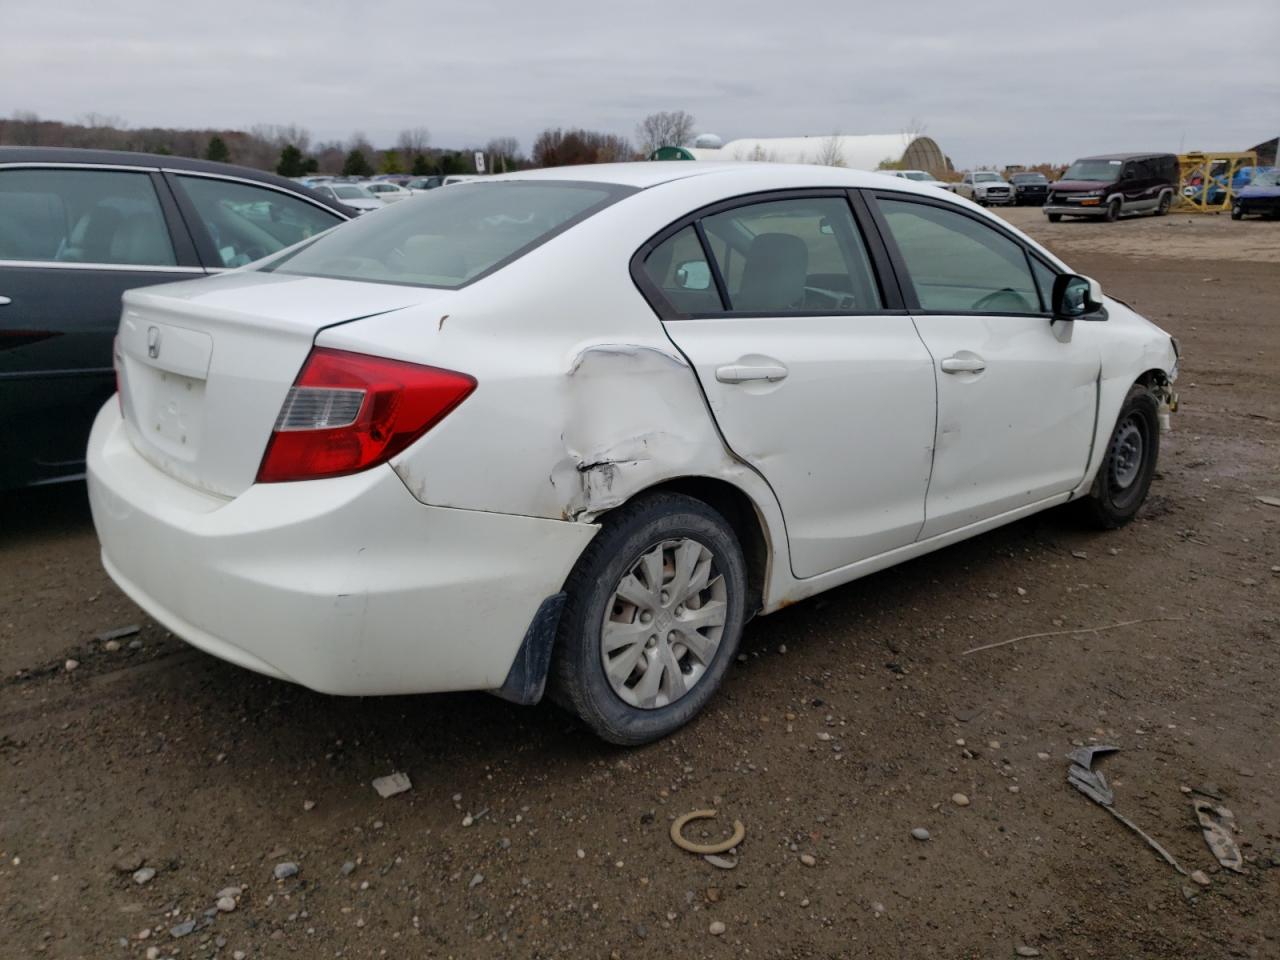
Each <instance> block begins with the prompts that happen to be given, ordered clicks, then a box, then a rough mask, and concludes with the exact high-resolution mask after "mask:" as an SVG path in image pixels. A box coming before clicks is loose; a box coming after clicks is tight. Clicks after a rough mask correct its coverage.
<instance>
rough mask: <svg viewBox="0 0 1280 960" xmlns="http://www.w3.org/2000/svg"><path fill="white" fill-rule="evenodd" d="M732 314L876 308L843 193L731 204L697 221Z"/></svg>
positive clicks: (875, 296) (874, 292)
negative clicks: (711, 255)
mask: <svg viewBox="0 0 1280 960" xmlns="http://www.w3.org/2000/svg"><path fill="white" fill-rule="evenodd" d="M702 226H703V229H704V230H705V231H706V235H707V240H708V243H709V244H710V245H711V249H712V254H713V256H714V257H715V258H716V263H717V266H718V267H719V270H720V274H721V276H722V277H723V278H724V283H725V292H726V293H727V294H728V297H729V309H730V310H732V311H733V312H735V313H764V314H786V313H819V314H825V313H868V312H873V311H878V310H880V309H881V300H880V291H879V289H878V287H877V286H876V283H875V280H874V274H873V273H872V270H871V262H870V259H869V258H868V255H867V250H866V246H865V245H864V243H863V241H862V235H861V233H860V232H859V231H858V227H857V225H856V224H855V223H854V220H853V212H852V211H851V210H850V208H849V202H848V201H847V200H846V199H844V198H843V197H800V198H794V199H785V200H773V201H766V202H763V203H753V204H749V205H747V206H741V207H734V208H733V209H731V210H726V211H724V212H723V213H716V214H712V215H711V216H708V217H706V218H705V219H704V220H703V221H702Z"/></svg>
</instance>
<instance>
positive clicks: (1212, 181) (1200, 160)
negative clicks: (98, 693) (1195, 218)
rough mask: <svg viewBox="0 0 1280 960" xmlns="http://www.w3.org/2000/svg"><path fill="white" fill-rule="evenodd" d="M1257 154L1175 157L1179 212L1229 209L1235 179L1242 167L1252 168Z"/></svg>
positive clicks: (1255, 164) (1210, 211)
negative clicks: (1176, 160)
mask: <svg viewBox="0 0 1280 960" xmlns="http://www.w3.org/2000/svg"><path fill="white" fill-rule="evenodd" d="M1257 165H1258V155H1257V153H1255V152H1254V151H1252V150H1245V151H1241V152H1235V151H1230V150H1228V151H1216V152H1214V153H1183V154H1179V156H1178V197H1177V209H1178V212H1179V213H1222V212H1224V211H1227V210H1230V209H1231V201H1232V199H1233V198H1234V197H1235V190H1234V186H1235V179H1236V174H1238V173H1239V172H1240V171H1241V170H1242V169H1243V168H1244V167H1256V166H1257Z"/></svg>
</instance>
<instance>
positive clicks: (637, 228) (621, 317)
mask: <svg viewBox="0 0 1280 960" xmlns="http://www.w3.org/2000/svg"><path fill="white" fill-rule="evenodd" d="M696 179H697V178H691V179H690V180H689V181H677V182H676V183H673V184H667V185H664V186H662V187H661V188H656V189H655V190H652V191H644V192H642V193H640V194H636V195H633V196H631V197H627V198H625V199H623V200H621V201H619V202H618V203H616V204H614V205H613V206H611V207H609V208H607V209H605V210H604V211H602V212H600V213H598V214H596V215H595V216H594V217H592V218H590V219H589V220H587V221H584V222H583V223H581V224H579V225H578V226H576V227H574V228H573V229H571V230H569V231H567V232H565V233H563V234H561V235H559V236H557V237H555V238H554V239H552V240H551V241H549V242H547V243H545V244H544V245H542V246H541V247H538V248H537V249H535V250H534V251H532V252H530V253H529V254H527V255H526V256H524V257H523V258H521V259H519V260H517V261H515V262H514V263H512V264H509V265H507V266H506V267H504V268H502V269H501V270H499V271H498V272H496V273H494V274H492V275H490V276H489V277H487V278H485V279H483V280H481V281H479V282H477V283H475V284H473V285H471V286H469V287H465V288H463V289H462V290H461V291H459V292H458V293H457V295H456V296H455V297H454V298H453V300H452V301H451V303H450V305H449V309H448V312H447V313H445V312H443V311H442V310H428V309H417V308H413V309H408V310H402V311H399V312H397V313H393V314H387V315H384V316H380V317H371V318H368V319H366V320H361V321H357V322H355V323H350V324H345V325H342V326H338V327H334V328H331V329H329V330H325V331H323V332H322V333H321V334H320V336H319V337H318V339H317V343H318V344H320V345H323V346H330V347H336V348H340V349H347V350H358V351H365V352H374V353H378V354H381V355H385V356H392V357H396V358H399V359H404V360H409V361H412V362H418V363H428V364H432V365H434V366H439V367H444V368H447V369H451V370H458V371H461V372H464V373H468V374H470V375H472V376H474V377H475V378H476V380H477V387H476V390H475V392H474V393H473V394H472V395H471V396H470V397H468V398H467V400H466V401H465V402H464V403H463V404H462V405H461V406H460V407H459V408H458V409H457V410H455V411H454V412H453V413H451V414H450V415H449V416H448V417H447V418H446V419H445V420H444V421H443V422H441V423H440V424H439V425H437V426H436V427H435V428H433V429H432V430H431V431H430V432H429V433H428V434H427V435H426V436H425V437H423V438H422V439H421V440H420V441H418V443H416V444H414V445H413V446H412V447H410V448H409V449H408V450H406V451H405V452H404V453H402V454H401V455H400V456H398V457H397V458H395V460H393V462H392V466H393V468H394V469H395V471H396V472H397V473H398V474H399V475H400V477H401V479H402V480H403V481H404V483H405V485H406V486H407V487H408V488H409V490H410V491H411V492H412V493H413V495H414V496H415V497H416V498H417V499H418V500H420V501H422V502H423V503H427V504H431V505H435V506H447V507H459V508H465V509H472V510H485V511H494V512H500V513H512V514H521V515H526V516H534V517H547V518H554V519H560V520H565V521H571V522H575V521H576V522H593V521H595V520H596V519H597V518H598V517H600V516H601V515H602V514H603V513H605V512H607V511H608V510H610V509H613V508H615V507H617V506H619V505H621V504H623V503H625V502H627V501H628V500H630V499H631V498H633V497H634V496H636V495H637V494H638V493H641V492H642V491H644V490H645V489H648V488H650V487H653V486H655V485H657V484H660V483H662V482H663V481H665V480H670V479H674V478H679V477H689V476H693V477H712V478H717V479H721V480H724V481H726V482H728V483H730V484H733V485H734V486H736V487H738V488H739V489H741V490H742V491H743V492H745V493H746V494H747V496H748V497H749V498H750V499H751V501H752V502H753V503H754V504H755V506H756V510H757V512H758V514H759V516H760V518H761V521H762V526H763V528H764V530H765V533H766V537H767V538H768V539H769V541H770V542H771V544H772V546H773V549H774V551H775V556H774V557H773V562H772V563H771V570H787V569H789V568H788V558H787V557H786V555H785V551H786V537H785V533H784V529H783V523H782V515H781V511H780V509H779V507H778V504H777V501H776V499H775V497H774V495H773V492H772V490H771V489H770V488H769V487H768V485H767V484H766V483H765V482H764V480H763V479H762V478H761V477H760V476H759V475H758V474H757V473H756V472H755V471H754V470H753V469H752V468H750V467H749V466H747V465H746V464H744V463H742V462H740V461H739V460H737V459H736V458H734V457H733V456H732V455H731V454H730V453H729V451H728V450H727V449H726V448H725V445H724V443H723V441H722V440H721V437H720V435H719V432H718V430H717V427H716V424H715V420H714V418H713V417H712V415H711V413H710V411H709V410H708V408H707V404H706V401H705V398H704V396H703V394H702V391H701V387H700V386H699V384H698V381H697V377H696V375H695V373H694V371H693V369H692V368H691V367H690V366H689V364H688V362H687V361H686V360H685V358H684V357H683V356H682V355H681V354H680V352H679V351H678V350H677V349H676V348H675V346H674V345H673V344H672V343H671V341H670V340H669V339H668V338H667V336H666V334H665V333H664V331H663V329H662V326H661V323H660V322H659V320H658V318H657V317H656V316H655V314H654V312H653V310H652V309H651V308H650V307H649V305H648V303H647V302H646V301H645V300H644V299H643V297H642V296H641V295H640V293H639V291H638V290H637V289H636V287H635V284H634V283H633V281H632V279H631V275H630V272H629V268H628V264H629V260H630V258H631V255H632V254H633V253H634V252H635V250H636V249H637V248H638V247H639V246H640V245H641V244H642V243H643V242H644V241H645V240H646V239H648V237H649V236H651V235H652V234H653V233H655V232H657V231H658V230H659V229H661V228H662V227H664V226H665V225H667V224H668V223H670V222H671V221H673V220H675V219H677V218H678V217H680V216H682V215H683V214H684V213H686V212H688V210H690V209H693V208H696V207H698V206H701V205H702V204H704V203H710V202H713V201H714V200H716V199H719V197H720V194H719V192H711V193H709V192H708V188H707V187H705V186H700V185H698V184H696V183H694V182H693V181H695V180H696ZM659 191H660V192H659ZM778 551H781V554H779V553H778ZM767 592H768V589H766V593H767Z"/></svg>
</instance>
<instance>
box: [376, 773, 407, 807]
mask: <svg viewBox="0 0 1280 960" xmlns="http://www.w3.org/2000/svg"><path fill="white" fill-rule="evenodd" d="M373 789H375V790H377V791H378V796H380V797H382V799H383V800H385V799H387V798H388V797H394V796H395V795H396V794H398V793H404V792H405V791H406V790H412V789H413V784H412V783H410V782H409V775H408V774H407V773H400V772H399V771H398V770H397V771H396V772H395V773H389V774H387V775H386V776H385V777H377V778H375V779H374V781H373Z"/></svg>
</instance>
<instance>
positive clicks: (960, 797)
mask: <svg viewBox="0 0 1280 960" xmlns="http://www.w3.org/2000/svg"><path fill="white" fill-rule="evenodd" d="M951 802H952V803H954V804H955V805H956V806H957V807H967V806H968V805H969V798H968V797H966V796H965V795H964V794H963V793H953V794H952V795H951Z"/></svg>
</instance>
